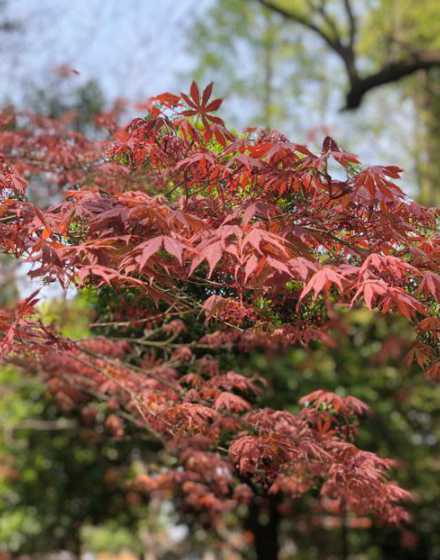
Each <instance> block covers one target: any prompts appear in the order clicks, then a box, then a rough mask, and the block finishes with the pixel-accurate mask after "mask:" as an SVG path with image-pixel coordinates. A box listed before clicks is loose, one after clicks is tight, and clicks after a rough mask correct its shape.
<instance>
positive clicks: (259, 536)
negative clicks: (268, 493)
mask: <svg viewBox="0 0 440 560" xmlns="http://www.w3.org/2000/svg"><path fill="white" fill-rule="evenodd" d="M279 521H280V518H279V514H278V509H277V500H276V498H273V497H271V498H260V497H255V498H254V499H253V501H252V503H251V504H250V506H249V514H248V523H247V526H248V529H249V530H250V531H251V532H252V535H253V539H254V551H255V558H256V560H278V557H279V552H280V546H279V538H278V529H279Z"/></svg>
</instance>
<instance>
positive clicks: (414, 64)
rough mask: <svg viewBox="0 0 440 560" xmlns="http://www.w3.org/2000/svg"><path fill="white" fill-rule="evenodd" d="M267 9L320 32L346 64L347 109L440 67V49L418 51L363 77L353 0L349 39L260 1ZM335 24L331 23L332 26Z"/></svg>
mask: <svg viewBox="0 0 440 560" xmlns="http://www.w3.org/2000/svg"><path fill="white" fill-rule="evenodd" d="M256 1H257V2H259V4H261V5H262V6H264V7H265V8H267V9H269V10H272V11H273V12H275V13H277V14H279V15H280V16H282V17H283V18H285V19H287V20H289V21H292V22H294V23H297V24H299V25H302V26H303V27H304V28H306V29H308V30H309V31H312V32H313V33H315V34H316V35H318V36H319V37H320V38H321V39H322V40H323V41H324V42H325V43H326V44H327V46H328V47H330V49H331V50H332V51H333V52H334V53H336V54H337V55H338V56H339V58H340V59H341V61H342V63H343V64H344V66H345V70H346V73H347V78H348V84H349V85H348V91H347V93H346V95H345V106H344V107H343V110H354V109H357V108H358V107H360V105H361V104H362V101H363V100H364V97H365V95H366V94H367V93H368V92H369V91H371V90H373V89H375V88H378V87H381V86H384V85H386V84H391V83H395V82H398V81H400V80H401V79H402V78H406V77H407V76H410V75H411V74H414V73H416V72H418V71H419V70H429V69H431V68H435V67H440V50H429V51H417V52H413V53H410V54H408V56H407V57H406V58H401V59H400V60H395V61H392V62H387V63H386V64H384V65H383V66H382V67H381V68H380V69H379V70H377V71H376V72H373V73H371V74H369V75H367V76H364V77H362V76H361V75H360V74H359V72H358V69H357V63H356V62H357V61H356V55H355V42H356V36H357V29H358V22H357V19H356V16H355V13H354V11H353V7H352V3H351V0H343V3H344V9H345V13H346V17H347V20H348V33H349V38H348V39H347V40H345V41H344V39H343V38H342V37H341V36H340V33H336V34H335V35H334V36H333V34H331V33H329V32H328V31H327V30H326V29H324V28H323V27H320V26H319V25H317V24H316V23H314V22H313V21H312V20H311V18H307V17H306V16H304V15H302V14H300V13H298V12H296V11H293V10H292V11H290V10H289V9H287V8H283V7H281V6H278V5H276V4H273V3H272V2H271V1H270V0H256ZM311 6H312V7H313V8H314V9H315V10H317V11H318V13H319V14H320V15H321V17H322V18H323V20H324V23H327V25H329V26H330V29H332V30H333V31H335V30H337V26H336V27H335V25H336V24H335V23H334V22H333V20H331V22H329V21H328V19H327V18H328V14H327V12H326V11H325V5H324V4H321V6H320V7H319V6H318V7H316V6H315V5H314V4H311ZM330 23H331V25H330Z"/></svg>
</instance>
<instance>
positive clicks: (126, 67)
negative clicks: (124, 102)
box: [0, 0, 211, 99]
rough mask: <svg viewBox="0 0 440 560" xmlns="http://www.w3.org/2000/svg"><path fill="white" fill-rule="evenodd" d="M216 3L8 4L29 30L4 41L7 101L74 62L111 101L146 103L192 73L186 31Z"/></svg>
mask: <svg viewBox="0 0 440 560" xmlns="http://www.w3.org/2000/svg"><path fill="white" fill-rule="evenodd" d="M210 1H211V0H174V1H173V0H122V1H121V0H70V1H68V0H9V2H8V6H7V11H6V13H7V15H8V16H9V17H10V18H12V19H15V20H18V21H22V22H23V26H24V29H23V31H19V32H18V33H14V34H13V35H11V36H4V35H3V37H2V38H1V43H0V56H1V59H0V78H1V85H0V98H1V97H3V98H4V97H5V96H8V97H12V98H14V99H17V98H19V97H20V95H21V93H22V91H23V90H24V89H25V88H26V86H27V84H29V82H33V83H37V84H42V83H44V82H45V81H47V80H48V79H50V77H51V76H50V73H51V69H52V68H53V67H55V66H57V65H59V64H63V63H67V64H70V65H71V66H72V67H74V68H76V69H77V70H78V71H79V72H80V75H79V76H78V78H77V80H78V82H79V81H82V80H84V81H85V80H87V79H89V78H98V80H99V82H100V84H101V86H102V87H103V88H104V91H105V93H106V94H107V96H108V97H110V98H112V97H118V96H124V97H128V98H132V99H134V98H135V99H139V98H143V97H146V96H148V95H152V94H153V93H157V92H160V91H163V90H166V89H173V87H176V85H180V84H177V81H178V78H177V76H178V74H179V72H181V71H182V70H185V68H187V67H188V65H189V63H190V58H189V55H188V54H187V53H185V32H186V31H187V29H188V25H190V24H191V21H192V18H193V17H194V15H195V14H196V13H200V12H201V11H203V10H204V9H205V8H206V7H207V6H208V5H209V3H210Z"/></svg>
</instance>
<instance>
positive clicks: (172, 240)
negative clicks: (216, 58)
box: [0, 84, 440, 522]
mask: <svg viewBox="0 0 440 560" xmlns="http://www.w3.org/2000/svg"><path fill="white" fill-rule="evenodd" d="M211 93H212V85H209V86H208V87H207V88H206V89H205V90H204V91H203V92H200V90H199V88H198V87H197V85H196V84H193V85H192V86H191V90H190V93H189V95H186V94H181V95H180V96H179V95H174V94H170V93H166V94H162V95H159V96H158V97H155V98H153V99H151V100H149V101H148V102H147V103H146V104H144V105H143V107H145V108H146V109H148V111H149V114H148V115H147V117H145V118H137V119H134V120H133V121H132V122H131V123H130V124H129V125H128V126H127V127H124V128H120V129H117V130H116V131H115V133H114V135H113V137H112V138H111V139H110V140H108V141H105V142H104V141H93V140H90V139H86V138H84V137H83V136H81V135H80V134H78V133H73V132H70V131H69V128H68V122H67V121H63V120H60V121H57V122H54V121H51V120H49V119H45V118H42V117H39V116H35V115H22V114H17V115H11V114H10V113H9V114H8V115H3V116H2V119H1V123H2V126H3V129H2V131H1V132H0V148H1V152H2V153H1V154H0V157H1V159H0V163H1V165H2V169H1V176H0V246H1V248H2V250H3V251H4V252H6V253H9V254H13V255H15V256H16V257H17V258H20V259H22V260H24V261H27V262H28V263H32V265H33V268H32V270H31V272H30V276H31V277H32V278H34V279H36V280H35V281H36V282H37V281H38V282H39V283H40V284H41V285H42V284H44V283H46V282H54V281H58V282H59V283H61V285H63V286H66V285H68V284H69V283H74V284H75V285H76V286H77V287H79V288H81V287H94V288H95V289H97V291H98V293H99V292H102V287H103V286H105V285H107V286H109V287H110V288H111V290H112V294H114V296H112V297H113V300H114V301H112V305H113V312H112V316H111V319H110V321H109V322H107V323H105V322H103V323H102V325H104V327H103V330H102V329H101V331H99V332H101V334H102V333H103V334H102V335H101V336H99V337H96V338H94V339H90V340H85V341H82V342H73V341H69V340H65V339H63V338H62V337H61V336H59V335H58V334H56V333H55V332H54V331H53V330H51V329H48V328H46V327H44V326H43V325H41V323H39V322H38V318H37V317H35V312H34V306H35V303H36V300H35V298H34V297H31V298H28V299H27V300H25V301H24V302H22V303H21V304H19V305H18V306H17V308H16V309H15V310H12V311H10V310H9V311H6V310H5V311H2V312H1V315H0V332H1V333H2V336H3V338H2V341H1V347H2V352H3V356H4V358H5V359H8V360H10V361H12V362H14V363H16V364H19V365H22V366H24V367H26V369H27V370H33V371H35V372H38V373H39V374H40V375H41V376H42V377H43V378H44V379H45V380H46V381H47V383H48V387H49V388H50V390H51V391H52V392H53V393H54V395H55V396H56V398H57V399H58V401H59V402H60V404H61V405H62V406H63V407H64V408H65V409H70V408H72V407H75V406H79V407H81V408H82V410H83V411H85V412H84V414H83V416H84V418H85V419H86V420H87V422H89V423H90V422H92V423H93V421H94V417H95V412H94V408H93V402H94V401H95V400H96V398H99V399H101V400H103V401H105V402H107V405H108V406H107V409H108V413H109V414H108V417H107V420H106V422H105V426H106V428H107V430H108V431H109V432H110V433H112V434H113V435H114V436H115V437H118V438H119V437H124V433H125V424H126V423H128V422H131V423H134V424H135V425H136V426H137V427H138V428H140V429H146V430H148V431H149V432H150V433H151V434H153V435H154V436H155V437H156V438H157V439H158V440H160V441H161V442H162V443H163V445H164V446H165V447H166V448H167V449H168V450H169V451H170V452H172V453H174V454H175V455H176V456H177V457H178V459H179V464H180V467H179V468H177V469H176V470H174V471H173V470H168V471H162V472H158V473H156V474H155V475H154V473H151V476H146V475H145V476H143V478H142V480H138V482H137V487H138V488H140V489H141V490H143V491H148V492H157V493H159V494H160V493H164V492H165V493H167V492H168V493H169V492H170V491H171V490H172V491H175V492H176V493H177V494H178V495H179V496H180V498H181V499H182V500H183V501H184V502H185V504H186V507H190V508H191V509H193V510H196V511H207V512H209V513H210V514H211V515H212V517H213V518H214V517H215V515H216V514H217V513H219V512H223V511H227V510H230V509H232V508H234V507H235V506H236V504H237V503H240V502H245V503H246V502H248V501H249V500H250V499H251V497H252V495H253V493H259V492H266V493H282V494H284V495H285V496H290V497H292V498H296V497H298V496H300V495H302V494H304V493H305V492H307V491H308V490H309V489H311V488H312V487H315V486H316V485H317V484H319V485H320V487H321V496H322V503H323V507H325V504H326V503H327V504H328V503H331V504H332V508H333V510H335V508H336V510H338V511H342V510H345V509H346V508H348V509H349V510H351V511H353V512H355V513H357V514H358V515H361V516H363V515H365V514H368V513H373V514H375V515H376V516H377V517H378V518H380V519H382V520H385V521H392V522H394V521H399V520H400V519H404V518H405V513H404V511H403V510H402V509H401V507H400V506H399V503H400V502H401V501H402V500H404V499H406V498H407V497H408V495H407V493H406V492H405V491H403V490H402V489H400V488H398V487H397V486H396V485H394V484H393V483H391V482H389V480H388V477H387V471H388V470H389V469H390V467H391V466H392V463H391V462H390V461H388V460H383V459H380V458H379V457H377V456H376V455H373V454H371V453H368V452H364V451H361V450H359V449H358V448H357V447H356V446H355V445H354V437H355V434H356V422H355V417H356V416H357V415H361V414H363V413H364V412H366V405H364V403H362V402H361V401H359V400H358V399H356V398H354V397H345V398H342V397H339V396H337V395H334V394H330V393H325V392H322V391H315V392H314V393H312V394H311V395H308V396H306V397H304V398H303V399H302V403H303V404H304V405H306V406H305V408H304V409H303V410H302V411H301V412H299V413H298V414H296V415H295V414H292V413H290V412H286V411H275V410H269V409H260V408H258V398H259V395H260V394H261V392H262V391H263V390H264V382H263V380H261V379H260V378H258V376H256V375H254V376H252V377H250V376H247V375H244V374H241V373H237V372H233V371H227V372H223V371H221V367H220V362H219V361H218V360H217V358H216V353H218V352H222V351H224V350H225V349H227V350H230V351H242V352H243V351H244V352H247V351H250V350H252V349H254V348H262V349H266V350H278V349H284V348H288V347H289V346H291V345H293V344H307V343H309V342H310V341H311V340H318V341H321V342H324V343H329V344H331V343H332V336H331V334H330V333H329V331H330V330H331V331H337V330H338V328H342V325H341V322H340V321H339V319H338V308H340V307H350V306H355V305H359V304H360V303H364V304H365V305H366V306H367V307H368V308H370V309H373V308H375V309H378V310H380V311H381V312H384V313H389V312H396V313H399V314H401V315H403V316H404V317H406V318H407V319H408V320H409V321H411V322H412V323H414V325H415V327H416V331H417V332H418V334H419V340H418V342H416V344H415V346H414V348H413V349H412V350H411V352H410V355H409V358H408V359H410V360H416V361H417V362H418V363H419V365H420V366H421V367H427V368H428V372H427V374H428V376H429V377H431V378H435V379H438V378H440V373H439V363H440V362H439V358H440V355H439V354H440V352H439V333H440V329H439V324H438V310H439V303H440V297H439V296H440V280H439V278H440V277H439V274H438V271H439V265H440V248H439V246H440V244H439V241H440V237H439V235H438V232H437V231H436V220H437V218H438V212H437V211H436V210H434V209H428V208H423V207H421V206H418V205H417V204H416V203H414V202H412V201H410V200H408V199H407V198H406V197H405V195H404V194H403V192H402V191H401V190H400V188H399V187H398V186H397V185H396V184H395V183H394V179H397V178H398V177H399V175H400V170H399V169H398V168H396V167H394V166H388V167H384V166H375V167H370V168H362V167H361V166H360V164H359V161H358V159H357V158H356V157H355V156H353V155H352V154H349V153H346V152H344V151H343V150H341V149H340V148H339V147H338V146H337V144H336V143H335V142H334V140H332V139H330V138H326V139H325V140H324V143H323V147H322V151H321V153H319V154H314V153H312V152H311V151H310V150H308V149H307V148H306V147H305V146H302V145H299V144H295V143H293V142H290V141H289V140H288V139H287V138H285V137H284V136H283V135H282V134H279V133H277V132H267V131H259V130H247V131H245V132H244V133H242V134H234V133H232V132H231V131H229V130H228V129H227V128H226V127H225V124H224V122H223V121H222V120H221V119H220V118H219V117H217V116H215V115H213V113H214V112H215V111H216V110H217V109H218V108H219V107H220V104H221V101H220V100H218V99H216V100H210V99H211ZM330 159H333V160H334V161H335V162H336V163H337V164H339V165H340V167H341V172H342V173H343V175H344V177H345V178H344V179H343V180H342V179H341V178H338V179H335V178H333V177H332V176H331V175H330V173H329V169H328V162H329V160H330ZM42 178H44V181H45V184H50V183H51V184H53V185H54V187H55V188H56V189H57V192H58V196H59V197H60V201H59V202H58V203H57V204H55V205H53V206H51V207H50V208H46V207H41V208H40V207H39V206H38V204H37V203H35V202H33V198H32V197H31V196H27V194H26V190H27V188H28V189H29V190H30V191H32V190H33V189H34V188H36V186H37V185H38V181H39V180H40V182H41V179H42ZM26 184H27V185H28V187H26ZM61 187H62V188H63V189H64V191H63V194H62V197H61V194H60V188H61ZM127 293H130V294H131V296H130V297H131V299H130V302H131V303H130V304H126V303H124V297H125V296H124V294H127ZM118 297H120V298H121V301H120V303H119V305H118V304H117V299H118ZM33 315H34V316H33ZM200 316H202V317H203V318H204V319H205V321H204V322H203V320H202V321H200V320H199V318H200ZM98 319H99V317H98ZM97 325H99V323H97ZM105 326H107V327H108V329H107V330H105ZM195 326H197V327H198V328H194V327H195ZM201 333H202V334H201ZM112 337H113V338H112ZM90 411H92V412H90Z"/></svg>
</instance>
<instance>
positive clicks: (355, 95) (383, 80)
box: [344, 50, 440, 110]
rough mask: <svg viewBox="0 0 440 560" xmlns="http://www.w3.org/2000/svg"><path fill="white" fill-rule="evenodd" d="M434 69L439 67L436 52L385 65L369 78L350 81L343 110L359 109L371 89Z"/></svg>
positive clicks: (438, 57) (439, 61)
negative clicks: (421, 71) (420, 71)
mask: <svg viewBox="0 0 440 560" xmlns="http://www.w3.org/2000/svg"><path fill="white" fill-rule="evenodd" d="M434 67H440V51H438V50H436V51H426V52H420V53H418V54H417V55H416V56H412V57H409V58H408V59H402V60H399V61H395V62H390V63H388V64H385V65H384V66H382V68H381V69H380V70H378V71H377V72H375V73H373V74H370V75H369V76H366V77H364V78H360V79H358V80H354V81H350V89H349V90H348V92H347V95H346V104H345V107H344V110H353V109H357V108H358V107H360V105H361V103H362V101H363V99H364V96H365V95H366V94H367V93H368V92H369V91H371V90H372V89H375V88H377V87H380V86H383V85H386V84H391V83H394V82H398V81H399V80H401V79H402V78H405V77H407V76H410V75H411V74H414V73H415V72H418V71H419V70H429V69H430V68H434Z"/></svg>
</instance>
